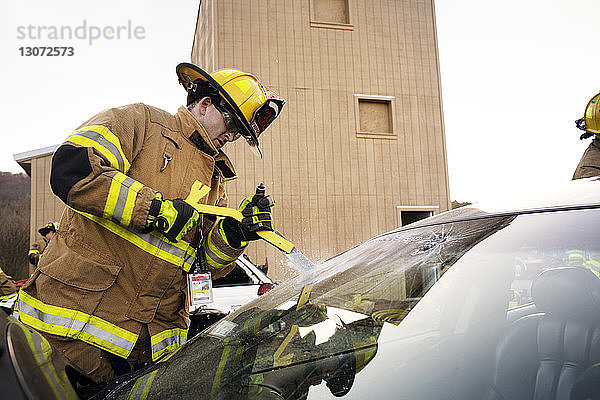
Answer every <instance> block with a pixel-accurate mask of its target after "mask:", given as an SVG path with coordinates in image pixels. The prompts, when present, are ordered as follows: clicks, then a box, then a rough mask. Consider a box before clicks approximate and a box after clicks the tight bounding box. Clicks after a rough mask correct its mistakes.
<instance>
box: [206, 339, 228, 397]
mask: <svg viewBox="0 0 600 400" xmlns="http://www.w3.org/2000/svg"><path fill="white" fill-rule="evenodd" d="M223 344H224V347H223V353H222V354H221V360H220V361H219V366H218V367H217V371H216V372H215V380H214V381H213V386H212V390H211V391H210V398H211V399H215V398H216V397H217V393H218V392H219V389H220V388H221V378H222V377H223V372H224V371H225V366H226V365H227V360H228V359H229V353H230V351H231V347H232V346H231V345H230V344H229V340H228V338H225V340H224V341H223Z"/></svg>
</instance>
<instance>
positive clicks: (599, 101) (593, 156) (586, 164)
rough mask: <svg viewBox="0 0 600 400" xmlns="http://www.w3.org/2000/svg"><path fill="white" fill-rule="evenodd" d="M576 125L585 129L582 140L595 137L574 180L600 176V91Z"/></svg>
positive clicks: (578, 166) (581, 161) (580, 162)
mask: <svg viewBox="0 0 600 400" xmlns="http://www.w3.org/2000/svg"><path fill="white" fill-rule="evenodd" d="M575 125H576V126H577V128H579V129H581V130H582V131H584V132H583V133H582V134H581V136H580V137H579V139H580V140H583V139H587V138H589V137H592V138H593V139H592V142H591V143H590V145H589V146H588V148H587V149H586V150H585V152H584V153H583V156H581V160H579V164H578V165H577V168H576V169H575V173H574V174H573V180H575V179H581V178H589V177H592V176H600V93H598V94H597V95H595V96H594V97H592V99H591V100H590V101H589V102H588V104H587V106H586V108H585V115H584V117H583V118H580V119H578V120H577V121H575Z"/></svg>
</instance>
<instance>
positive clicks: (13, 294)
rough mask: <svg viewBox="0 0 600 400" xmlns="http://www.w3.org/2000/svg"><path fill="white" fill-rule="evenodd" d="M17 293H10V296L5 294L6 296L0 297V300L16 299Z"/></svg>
mask: <svg viewBox="0 0 600 400" xmlns="http://www.w3.org/2000/svg"><path fill="white" fill-rule="evenodd" d="M17 294H18V293H17V292H14V293H11V294H7V295H6V296H0V300H7V299H11V298H13V297H17Z"/></svg>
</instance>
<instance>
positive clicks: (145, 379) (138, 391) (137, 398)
mask: <svg viewBox="0 0 600 400" xmlns="http://www.w3.org/2000/svg"><path fill="white" fill-rule="evenodd" d="M157 372H158V370H154V371H152V372H150V373H149V374H146V375H144V376H142V377H141V378H138V380H137V381H135V385H133V388H132V389H131V392H129V397H127V398H128V399H129V400H145V399H146V398H148V393H149V392H150V387H151V386H152V381H153V380H154V377H155V376H156V374H157Z"/></svg>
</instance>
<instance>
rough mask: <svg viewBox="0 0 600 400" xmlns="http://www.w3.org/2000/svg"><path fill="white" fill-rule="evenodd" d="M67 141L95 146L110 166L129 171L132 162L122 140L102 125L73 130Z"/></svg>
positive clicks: (124, 171)
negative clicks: (124, 152) (127, 155)
mask: <svg viewBox="0 0 600 400" xmlns="http://www.w3.org/2000/svg"><path fill="white" fill-rule="evenodd" d="M66 142H71V143H74V144H78V145H80V146H84V147H93V148H95V149H96V150H98V151H99V152H100V154H102V155H103V156H105V157H106V159H107V160H108V161H109V162H110V166H111V167H113V168H115V169H117V170H119V171H121V172H123V173H127V171H129V167H130V166H131V164H130V163H129V160H127V157H125V154H123V150H122V148H121V142H120V141H119V138H118V137H116V136H115V134H114V133H112V132H111V131H110V129H108V128H107V127H105V126H102V125H89V126H84V127H83V128H81V129H79V130H77V131H75V132H73V133H72V134H71V136H69V137H68V138H67V140H66Z"/></svg>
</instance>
